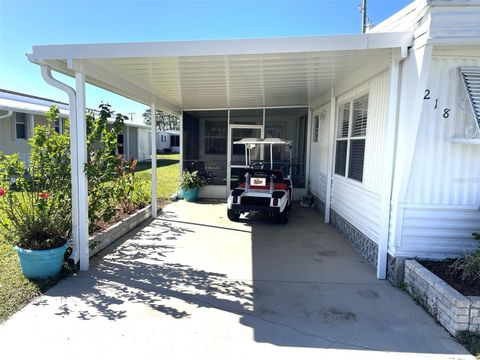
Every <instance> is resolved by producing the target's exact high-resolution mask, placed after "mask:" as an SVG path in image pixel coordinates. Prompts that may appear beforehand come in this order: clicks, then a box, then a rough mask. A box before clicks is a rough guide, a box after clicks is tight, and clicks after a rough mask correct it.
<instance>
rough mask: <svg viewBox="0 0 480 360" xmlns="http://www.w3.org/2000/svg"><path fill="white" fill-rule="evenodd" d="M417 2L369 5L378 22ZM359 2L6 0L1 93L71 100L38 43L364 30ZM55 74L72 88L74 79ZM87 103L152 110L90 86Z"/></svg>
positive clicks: (0, 25)
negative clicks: (43, 62) (50, 73)
mask: <svg viewBox="0 0 480 360" xmlns="http://www.w3.org/2000/svg"><path fill="white" fill-rule="evenodd" d="M410 2H411V0H368V3H367V13H368V18H369V20H370V22H371V23H373V24H378V23H380V22H381V21H383V20H384V19H386V18H387V17H389V16H391V15H392V14H394V13H395V12H397V11H399V10H400V9H402V8H403V7H405V6H406V5H407V4H409V3H410ZM360 3H361V0H313V1H301V0H256V1H254V0H248V1H247V0H242V1H227V0H216V1H200V0H197V1H183V0H177V1H162V0H150V1H132V0H117V1H106V0H105V1H104V0H83V1H75V0H72V1H68V0H62V1H60V0H57V1H42V0H38V1H23V0H13V1H12V0H0V88H1V89H7V90H12V91H17V92H22V93H26V94H31V95H36V96H41V97H46V98H49V99H53V100H59V101H64V102H67V101H68V97H67V96H66V94H65V93H64V92H62V91H60V90H58V89H56V88H54V87H52V86H50V85H48V84H47V83H45V82H44V81H43V79H42V78H41V76H40V68H39V67H38V66H37V65H35V64H32V63H30V62H29V61H28V60H27V58H26V56H25V54H26V53H30V52H31V51H32V46H33V45H47V44H48V45H52V44H82V43H106V42H140V41H165V40H201V39H238V38H258V37H261V38H262V37H263V38H264V37H267V38H268V37H284V36H308V35H332V34H355V33H360V32H361V14H360V13H359V5H360ZM56 77H57V78H58V79H60V80H62V81H64V82H67V83H69V84H72V85H73V81H72V79H71V78H68V77H67V76H62V75H59V74H57V75H56ZM86 95H87V106H88V107H90V108H96V107H97V106H98V105H99V104H100V103H101V102H102V101H103V102H108V103H110V104H111V105H112V109H113V110H115V111H117V112H121V113H123V114H125V115H127V116H130V114H131V113H134V114H133V119H134V121H136V122H141V121H142V113H143V112H144V110H145V109H146V106H145V105H143V104H140V103H137V102H134V101H131V100H128V99H126V98H124V97H121V96H118V95H116V94H113V93H111V92H107V91H105V90H103V89H100V88H97V87H94V86H91V85H87V89H86Z"/></svg>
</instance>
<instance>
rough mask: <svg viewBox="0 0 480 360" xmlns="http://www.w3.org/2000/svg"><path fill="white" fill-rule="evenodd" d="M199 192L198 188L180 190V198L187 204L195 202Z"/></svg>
mask: <svg viewBox="0 0 480 360" xmlns="http://www.w3.org/2000/svg"><path fill="white" fill-rule="evenodd" d="M199 191H200V190H199V189H198V188H193V189H182V197H183V198H184V199H185V200H187V201H189V202H192V201H195V200H197V197H198V192H199Z"/></svg>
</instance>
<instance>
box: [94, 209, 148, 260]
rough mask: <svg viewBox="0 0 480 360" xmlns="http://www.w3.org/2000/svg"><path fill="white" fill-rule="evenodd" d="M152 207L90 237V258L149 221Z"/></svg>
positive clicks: (141, 210) (139, 211)
mask: <svg viewBox="0 0 480 360" xmlns="http://www.w3.org/2000/svg"><path fill="white" fill-rule="evenodd" d="M151 207H152V206H151V205H149V206H147V207H144V208H143V209H140V210H138V211H137V212H135V213H133V214H132V215H130V216H128V217H127V218H125V219H123V220H120V221H119V222H118V223H116V224H114V225H112V226H110V227H109V228H108V229H105V230H103V231H101V232H99V233H97V234H95V235H92V236H90V237H89V238H88V244H89V248H90V257H92V256H94V255H96V254H98V253H99V252H100V251H102V250H103V249H105V248H106V247H107V246H108V245H110V244H111V243H113V242H114V241H115V240H118V239H119V238H121V237H122V236H123V235H125V234H126V233H128V232H129V231H130V230H132V229H133V228H135V227H137V226H138V225H140V224H141V223H143V222H144V221H145V220H147V219H148V218H149V217H150V216H151V210H150V209H151Z"/></svg>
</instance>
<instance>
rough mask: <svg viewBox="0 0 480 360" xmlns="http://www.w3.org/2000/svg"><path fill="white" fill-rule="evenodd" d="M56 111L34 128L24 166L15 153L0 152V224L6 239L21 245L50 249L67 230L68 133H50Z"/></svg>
mask: <svg viewBox="0 0 480 360" xmlns="http://www.w3.org/2000/svg"><path fill="white" fill-rule="evenodd" d="M57 119H58V109H55V108H52V109H51V110H50V111H49V112H48V113H47V123H46V125H44V126H37V127H36V128H35V132H34V136H33V138H32V139H30V144H31V146H32V151H31V154H30V164H29V167H28V168H27V167H26V166H25V163H24V162H23V161H21V160H20V159H19V156H18V154H12V155H5V154H0V212H1V213H2V214H3V215H2V216H1V218H0V226H1V227H3V228H4V230H5V237H6V239H7V240H9V241H10V242H12V243H14V244H15V245H17V246H20V247H22V248H25V249H34V250H41V249H50V248H54V247H57V246H61V245H63V244H64V243H65V237H67V236H69V233H70V221H71V220H70V219H71V215H70V181H69V178H70V160H69V156H68V155H69V153H68V131H67V134H65V135H59V134H58V133H56V132H55V130H54V127H53V122H54V121H55V120H57Z"/></svg>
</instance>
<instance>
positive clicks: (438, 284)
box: [405, 260, 480, 336]
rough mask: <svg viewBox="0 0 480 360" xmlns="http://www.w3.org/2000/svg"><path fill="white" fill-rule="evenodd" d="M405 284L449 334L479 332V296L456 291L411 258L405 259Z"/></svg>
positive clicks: (410, 292)
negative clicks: (465, 294)
mask: <svg viewBox="0 0 480 360" xmlns="http://www.w3.org/2000/svg"><path fill="white" fill-rule="evenodd" d="M405 285H406V288H407V291H408V292H409V294H410V295H411V296H412V297H413V298H414V299H415V300H417V301H418V303H419V304H420V305H421V306H423V307H424V308H425V309H426V310H427V311H428V312H429V313H430V314H431V315H432V316H433V317H434V318H435V319H436V320H437V321H438V322H439V323H440V324H441V325H442V326H443V327H444V328H445V329H446V330H447V331H448V332H449V333H450V334H452V335H454V336H457V335H459V333H460V332H462V331H471V332H479V331H480V297H477V296H464V295H462V294H460V293H459V292H458V291H457V290H455V289H454V288H453V287H451V286H450V285H449V284H447V283H446V282H445V281H443V280H442V279H440V278H439V277H438V276H437V275H435V274H433V273H432V272H431V271H429V270H428V269H426V268H425V267H424V266H423V265H421V264H419V263H418V262H417V261H415V260H406V261H405Z"/></svg>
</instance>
